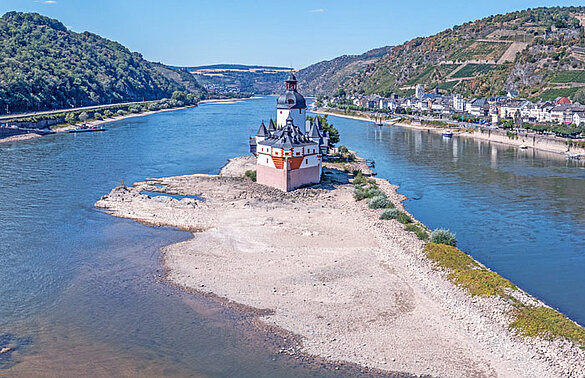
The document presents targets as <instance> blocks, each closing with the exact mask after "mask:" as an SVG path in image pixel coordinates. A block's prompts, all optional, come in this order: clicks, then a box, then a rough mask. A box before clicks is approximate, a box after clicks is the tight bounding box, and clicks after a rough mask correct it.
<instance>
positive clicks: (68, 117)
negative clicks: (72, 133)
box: [65, 113, 77, 125]
mask: <svg viewBox="0 0 585 378" xmlns="http://www.w3.org/2000/svg"><path fill="white" fill-rule="evenodd" d="M65 122H67V123H68V124H70V125H73V124H74V123H75V122H77V117H75V114H73V113H67V115H66V116H65Z"/></svg>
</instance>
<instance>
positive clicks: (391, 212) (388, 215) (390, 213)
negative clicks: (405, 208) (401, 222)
mask: <svg viewBox="0 0 585 378" xmlns="http://www.w3.org/2000/svg"><path fill="white" fill-rule="evenodd" d="M400 214H401V212H400V210H398V209H385V210H384V211H382V214H380V219H385V220H387V219H396V218H397V217H398V215H400Z"/></svg>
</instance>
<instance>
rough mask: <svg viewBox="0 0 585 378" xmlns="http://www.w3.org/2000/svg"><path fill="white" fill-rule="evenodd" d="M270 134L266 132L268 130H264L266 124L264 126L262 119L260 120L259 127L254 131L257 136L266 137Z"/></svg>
mask: <svg viewBox="0 0 585 378" xmlns="http://www.w3.org/2000/svg"><path fill="white" fill-rule="evenodd" d="M269 135H270V134H269V133H268V130H266V126H264V121H262V124H260V128H259V129H258V132H257V133H256V136H258V137H267V136H269Z"/></svg>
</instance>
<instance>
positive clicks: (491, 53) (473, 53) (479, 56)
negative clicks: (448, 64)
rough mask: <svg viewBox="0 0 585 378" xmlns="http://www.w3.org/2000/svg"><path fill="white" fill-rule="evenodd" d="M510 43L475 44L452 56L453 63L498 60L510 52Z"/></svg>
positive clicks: (481, 42) (479, 42) (484, 42)
mask: <svg viewBox="0 0 585 378" xmlns="http://www.w3.org/2000/svg"><path fill="white" fill-rule="evenodd" d="M509 47H510V43H503V42H487V41H477V42H473V43H472V44H470V45H469V46H467V47H464V48H462V49H461V50H459V51H456V52H455V53H454V54H453V55H451V58H450V60H452V61H468V60H494V61H495V60H498V59H500V57H501V56H502V55H503V54H504V53H505V52H506V50H508V48H509Z"/></svg>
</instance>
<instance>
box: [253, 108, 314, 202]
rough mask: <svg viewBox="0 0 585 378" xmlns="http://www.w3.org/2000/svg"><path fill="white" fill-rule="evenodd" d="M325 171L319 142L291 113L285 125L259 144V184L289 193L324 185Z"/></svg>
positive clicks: (257, 175)
mask: <svg viewBox="0 0 585 378" xmlns="http://www.w3.org/2000/svg"><path fill="white" fill-rule="evenodd" d="M279 115H280V114H279ZM303 126H304V119H303ZM321 171H322V155H321V151H319V143H318V142H314V141H313V140H312V139H311V138H310V137H309V135H307V134H305V133H304V132H302V131H301V130H300V128H299V127H298V126H296V125H295V124H294V120H293V117H292V115H291V114H289V115H288V117H287V119H286V120H285V124H284V126H282V127H280V128H278V129H277V130H276V131H275V132H274V133H272V135H270V136H268V137H267V138H266V139H263V140H261V141H258V146H257V164H256V180H257V182H258V183H259V184H263V185H268V186H272V187H275V188H278V189H281V190H283V191H285V192H286V191H289V190H293V189H295V188H298V187H300V186H303V185H307V184H316V183H318V182H320V181H321Z"/></svg>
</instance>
